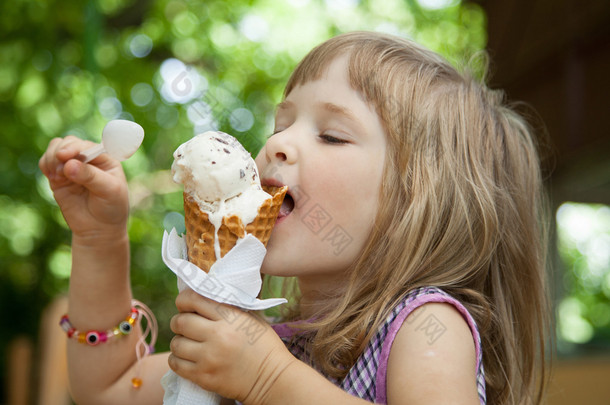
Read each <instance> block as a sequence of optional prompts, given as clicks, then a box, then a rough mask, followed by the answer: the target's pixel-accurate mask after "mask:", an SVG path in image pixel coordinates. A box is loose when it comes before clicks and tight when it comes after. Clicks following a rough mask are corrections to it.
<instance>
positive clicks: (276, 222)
mask: <svg viewBox="0 0 610 405" xmlns="http://www.w3.org/2000/svg"><path fill="white" fill-rule="evenodd" d="M290 214H292V211H291V212H289V213H288V214H286V215H282V216H278V217H277V219H276V221H275V225H276V226H277V225H278V224H280V223H282V222H284V221H285V220H286V218H288V217H289V216H290Z"/></svg>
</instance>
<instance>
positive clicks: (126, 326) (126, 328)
mask: <svg viewBox="0 0 610 405" xmlns="http://www.w3.org/2000/svg"><path fill="white" fill-rule="evenodd" d="M119 329H120V330H121V333H122V334H123V335H128V334H129V333H130V332H131V329H132V327H131V324H130V323H129V322H127V321H123V322H121V323H120V324H119Z"/></svg>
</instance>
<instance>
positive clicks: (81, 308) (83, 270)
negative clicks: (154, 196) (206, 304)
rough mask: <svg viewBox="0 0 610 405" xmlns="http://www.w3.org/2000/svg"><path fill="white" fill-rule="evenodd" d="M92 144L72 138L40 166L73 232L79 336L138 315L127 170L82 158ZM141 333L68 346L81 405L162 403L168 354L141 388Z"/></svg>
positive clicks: (151, 366)
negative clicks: (135, 383)
mask: <svg viewBox="0 0 610 405" xmlns="http://www.w3.org/2000/svg"><path fill="white" fill-rule="evenodd" d="M91 145H92V144H91V143H90V142H85V141H83V140H80V139H78V138H75V137H72V136H69V137H66V138H64V139H60V138H56V139H53V140H52V141H51V143H50V144H49V147H48V148H47V151H46V152H45V154H44V155H43V156H42V158H41V159H40V162H39V167H40V169H41V171H42V172H43V174H44V175H45V176H46V177H47V178H48V179H49V184H50V186H51V189H52V190H53V194H54V197H55V200H56V201H57V203H58V204H59V207H60V208H61V211H62V214H63V216H64V218H65V220H66V222H67V223H68V226H69V227H70V229H71V230H72V272H71V278H70V292H69V311H68V315H69V317H70V322H71V324H72V325H73V326H74V327H75V328H76V329H78V330H79V331H89V330H98V331H106V330H108V329H111V328H113V327H115V326H117V325H118V324H119V323H120V322H121V321H123V320H124V319H125V318H126V317H127V315H128V314H129V312H130V308H131V298H132V296H131V289H130V283H129V265H130V261H129V241H128V238H127V217H128V213H129V203H128V196H127V182H126V180H125V176H124V174H123V170H122V168H121V165H120V163H119V162H117V161H116V160H113V159H111V158H109V157H108V156H107V155H105V154H103V155H101V156H99V157H97V158H96V159H94V160H93V161H92V162H91V164H83V163H82V162H81V161H79V160H77V159H75V158H76V157H77V155H78V153H79V152H80V151H82V150H84V149H86V148H87V147H90V146H91ZM140 334H141V330H140V328H135V330H134V331H133V332H132V333H131V334H129V335H126V336H124V337H121V338H112V339H110V340H109V341H108V342H107V343H100V344H99V345H97V346H89V345H87V344H82V343H78V342H76V341H75V340H74V339H69V341H68V348H67V349H68V372H69V378H70V389H71V392H72V395H73V397H74V399H75V400H76V401H77V402H78V403H79V404H80V403H82V404H89V403H91V404H104V403H108V404H114V403H117V401H118V402H122V401H123V400H127V399H128V400H129V401H130V403H134V404H137V403H142V404H150V403H161V400H162V397H163V390H162V388H161V386H160V383H159V379H160V378H161V376H162V375H163V373H164V372H165V371H166V370H167V363H166V359H167V355H157V356H151V357H148V358H146V359H145V360H144V361H143V362H142V364H141V366H140V369H141V374H140V378H141V379H142V380H143V385H142V387H141V388H140V389H138V390H135V389H133V388H132V387H131V382H130V380H131V378H133V377H134V376H135V370H134V365H135V362H136V353H135V345H136V342H137V339H138V338H139V336H140Z"/></svg>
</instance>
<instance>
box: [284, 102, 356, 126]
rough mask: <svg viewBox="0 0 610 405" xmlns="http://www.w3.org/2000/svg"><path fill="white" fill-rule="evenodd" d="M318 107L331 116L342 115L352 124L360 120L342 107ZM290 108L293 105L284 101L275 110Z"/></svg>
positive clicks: (326, 104)
mask: <svg viewBox="0 0 610 405" xmlns="http://www.w3.org/2000/svg"><path fill="white" fill-rule="evenodd" d="M318 106H319V107H321V108H322V109H323V110H326V111H328V112H331V113H333V114H338V115H342V116H344V117H345V118H348V119H350V120H352V121H354V122H357V123H360V120H358V117H356V114H354V113H353V112H352V110H350V109H349V108H345V107H342V106H340V105H337V104H334V103H319V104H318ZM291 107H294V103H292V102H290V101H288V100H284V101H282V102H281V103H279V104H278V105H277V106H276V110H287V109H290V108H291Z"/></svg>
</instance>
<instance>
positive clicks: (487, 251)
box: [285, 32, 548, 404]
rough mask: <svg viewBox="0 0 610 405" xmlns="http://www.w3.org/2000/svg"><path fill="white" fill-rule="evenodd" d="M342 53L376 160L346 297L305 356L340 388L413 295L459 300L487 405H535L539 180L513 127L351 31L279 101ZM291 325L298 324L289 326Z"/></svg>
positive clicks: (543, 320) (392, 49)
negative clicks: (372, 203) (365, 225)
mask: <svg viewBox="0 0 610 405" xmlns="http://www.w3.org/2000/svg"><path fill="white" fill-rule="evenodd" d="M338 55H348V57H349V62H348V76H349V80H350V84H351V86H352V87H353V88H354V89H355V90H356V91H358V92H359V93H361V95H362V96H363V97H364V98H365V99H366V101H367V102H368V103H370V104H371V105H372V106H373V107H374V108H375V110H376V112H377V114H378V115H379V117H380V119H381V121H382V123H383V125H384V130H385V132H386V135H387V142H388V150H387V159H386V167H385V170H384V176H383V181H382V184H381V187H380V196H379V201H380V208H379V212H378V215H377V218H376V222H375V226H374V229H373V230H372V234H371V237H370V239H369V241H368V243H367V245H366V246H365V248H364V249H363V252H362V254H361V255H360V257H359V258H358V260H357V261H356V263H355V264H354V267H353V271H352V273H351V275H350V279H349V283H348V286H347V291H346V293H345V294H343V295H342V296H340V297H336V298H335V299H333V300H332V302H329V303H328V307H327V311H326V312H325V313H324V316H323V317H321V318H319V319H317V321H316V322H313V323H311V324H307V325H305V326H303V327H304V328H307V329H310V330H312V331H314V336H313V338H312V340H311V345H310V348H309V349H310V354H311V357H312V361H313V363H314V364H315V365H316V366H317V367H319V368H320V369H321V370H322V371H323V372H324V373H325V374H327V375H329V376H331V377H335V378H342V377H344V376H345V374H346V373H347V371H348V370H349V368H350V367H351V366H352V365H353V364H354V363H355V361H356V359H357V358H358V356H359V355H360V353H361V352H362V350H363V349H364V347H365V345H366V344H367V342H368V341H369V339H370V338H371V337H372V335H373V334H374V333H375V332H376V329H377V327H378V326H379V325H380V324H381V323H382V322H383V321H384V319H385V318H386V317H387V315H388V314H389V312H390V311H391V309H392V308H393V307H394V306H395V305H396V304H397V303H398V302H399V301H400V300H401V298H403V297H404V295H405V294H406V293H407V292H408V291H411V290H413V289H415V288H418V287H422V286H437V287H440V288H443V289H444V290H445V291H447V292H448V293H450V294H451V295H453V296H454V297H455V298H457V299H459V300H460V301H462V302H463V303H464V305H465V306H466V307H467V308H468V310H469V311H470V313H471V314H472V315H473V317H474V318H475V320H476V322H477V325H478V327H479V329H480V333H481V337H482V347H483V362H484V367H485V378H486V387H487V398H488V403H491V404H518V403H539V402H540V401H541V398H542V391H543V385H544V384H543V383H544V381H545V377H544V374H545V373H544V366H545V361H544V360H545V353H544V351H545V333H546V328H547V325H548V308H547V306H548V304H547V299H546V287H545V286H546V282H545V256H546V255H545V253H546V242H545V241H546V236H545V232H544V229H545V226H544V215H543V214H544V210H543V208H542V207H543V193H542V179H541V173H540V162H539V158H538V155H537V152H536V145H535V141H534V138H533V136H532V134H531V132H532V131H531V130H530V127H529V126H528V124H527V123H526V121H525V120H524V119H523V118H522V117H521V116H520V115H518V114H517V113H516V112H515V111H514V110H513V109H512V108H510V107H509V106H507V105H505V104H504V101H503V99H504V96H503V94H502V93H501V92H499V91H493V90H490V89H488V88H487V87H486V86H485V85H483V84H481V83H479V82H478V81H477V80H475V79H473V77H472V76H470V75H468V74H465V73H464V74H461V73H459V72H458V71H457V70H456V69H455V68H453V67H452V66H451V65H450V64H449V63H448V62H447V61H445V60H444V59H443V58H442V57H440V56H439V55H437V54H435V53H434V52H431V51H429V50H427V49H425V48H423V47H421V46H419V45H416V44H414V43H413V42H411V41H408V40H405V39H401V38H397V37H394V36H389V35H384V34H379V33H370V32H353V33H348V34H343V35H340V36H337V37H335V38H333V39H330V40H329V41H327V42H325V43H323V44H321V45H319V46H318V47H316V48H315V49H313V50H312V51H311V52H310V53H309V54H308V55H307V56H306V57H305V58H304V59H303V61H301V63H300V64H299V65H298V66H297V68H296V69H295V71H294V72H293V74H292V76H291V77H290V79H289V81H288V84H287V86H286V89H285V95H288V94H289V93H290V91H291V90H292V89H293V88H295V87H296V86H298V85H301V84H303V83H306V82H307V81H310V80H315V79H316V78H319V77H320V76H321V75H322V73H323V72H324V71H325V69H326V68H327V67H328V66H329V64H330V63H331V62H332V61H333V60H334V59H335V58H336V57H337V56H338ZM297 316H298V315H297Z"/></svg>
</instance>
